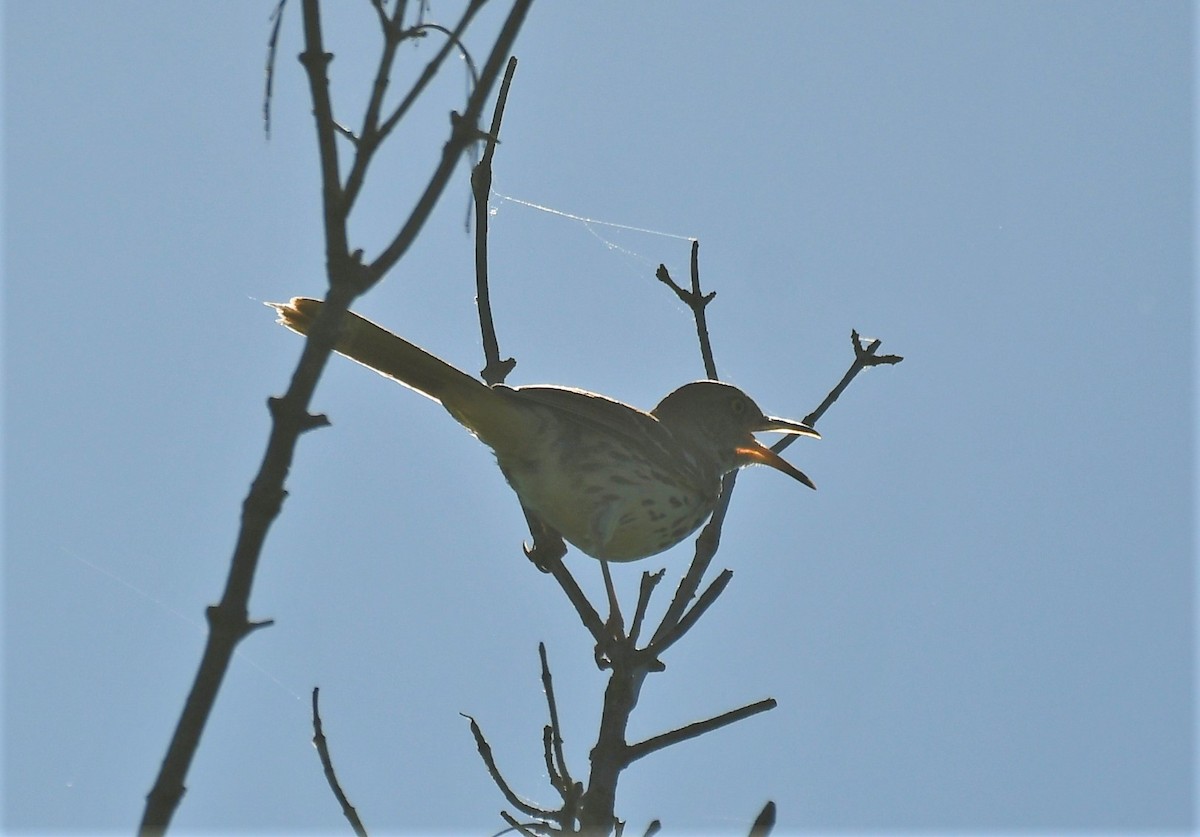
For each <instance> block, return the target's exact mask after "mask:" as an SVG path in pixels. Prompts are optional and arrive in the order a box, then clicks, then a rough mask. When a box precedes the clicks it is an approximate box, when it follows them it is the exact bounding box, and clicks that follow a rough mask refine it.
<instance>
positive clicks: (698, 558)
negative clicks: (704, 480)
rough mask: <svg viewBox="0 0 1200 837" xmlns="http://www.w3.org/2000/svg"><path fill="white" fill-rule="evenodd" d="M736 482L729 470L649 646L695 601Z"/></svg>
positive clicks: (677, 621)
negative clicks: (693, 553) (690, 560)
mask: <svg viewBox="0 0 1200 837" xmlns="http://www.w3.org/2000/svg"><path fill="white" fill-rule="evenodd" d="M736 483H737V471H730V472H729V473H728V474H726V475H725V478H724V479H723V480H722V481H721V496H720V497H719V498H718V499H717V504H716V506H715V507H714V508H713V513H712V516H711V517H710V518H709V519H708V523H706V524H705V525H704V528H703V529H701V530H700V535H699V536H698V537H697V538H696V551H695V555H694V557H693V558H692V563H691V564H689V565H688V569H687V572H686V573H685V574H684V576H683V578H682V579H680V581H679V586H678V587H676V588H675V597H674V598H673V599H671V604H670V605H669V606H668V607H667V612H666V613H665V614H663V618H662V621H660V622H659V623H658V628H657V629H655V631H654V635H653V636H652V637H651V638H650V646H649V647H652V648H653V647H656V645H657V643H658V642H660V641H661V640H662V638H663V637H665V636H666V635H667V634H669V633H670V632H671V631H673V630H674V629H675V627H676V626H677V625H678V624H679V620H680V619H682V618H683V613H684V611H685V610H686V609H687V606H688V604H689V603H690V602H691V601H692V599H693V598H695V596H696V591H697V590H699V589H700V582H701V581H702V580H703V579H704V574H705V573H706V572H708V568H709V565H710V564H712V559H713V557H714V556H715V555H716V554H717V548H718V547H719V546H720V545H721V527H722V526H724V524H725V514H726V513H727V512H728V511H729V501H730V499H731V498H732V496H733V487H734V485H735V484H736Z"/></svg>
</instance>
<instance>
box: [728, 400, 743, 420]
mask: <svg viewBox="0 0 1200 837" xmlns="http://www.w3.org/2000/svg"><path fill="white" fill-rule="evenodd" d="M729 412H731V413H733V414H734V415H735V416H740V415H741V414H742V413H744V412H746V402H745V401H744V400H742V399H741V398H730V399H729Z"/></svg>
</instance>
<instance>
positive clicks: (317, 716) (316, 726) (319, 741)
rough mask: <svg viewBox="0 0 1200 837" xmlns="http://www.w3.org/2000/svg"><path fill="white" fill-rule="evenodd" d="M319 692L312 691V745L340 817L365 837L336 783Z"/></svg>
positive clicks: (347, 801)
mask: <svg viewBox="0 0 1200 837" xmlns="http://www.w3.org/2000/svg"><path fill="white" fill-rule="evenodd" d="M320 691H321V690H320V689H318V688H316V687H314V688H313V690H312V720H313V745H314V746H315V747H316V748H317V753H318V755H320V757H321V767H322V768H324V770H325V781H327V782H329V787H330V788H331V789H332V790H333V795H334V796H335V797H336V798H337V801H338V804H339V805H341V806H342V815H343V816H344V817H345V818H346V820H347V821H348V822H349V823H350V827H351V828H353V829H354V833H355V834H357V835H358V837H367V830H366V829H365V828H363V824H362V820H360V819H359V818H358V811H356V810H355V808H354V806H353V805H351V804H350V800H349V799H347V798H346V794H345V793H344V792H343V791H342V785H341V783H340V782H339V781H338V777H337V773H336V772H335V771H334V769H333V759H332V758H330V756H329V744H328V742H326V740H325V732H324V730H323V729H322V727H321V711H320V709H319V708H318V705H317V699H318V698H317V696H318V694H319V693H320Z"/></svg>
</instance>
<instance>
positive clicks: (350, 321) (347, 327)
mask: <svg viewBox="0 0 1200 837" xmlns="http://www.w3.org/2000/svg"><path fill="white" fill-rule="evenodd" d="M267 304H268V305H270V306H271V307H272V308H274V309H275V311H276V312H277V313H278V314H279V323H280V324H281V325H284V326H286V327H287V328H290V329H291V330H292V331H294V332H296V333H297V334H304V335H307V334H308V331H309V329H310V328H311V327H312V324H313V322H314V321H315V320H316V318H317V314H318V313H319V311H320V308H321V305H322V303H321V301H320V300H317V299H309V298H307V297H295V298H293V299H292V300H291V301H290V302H287V303H282V302H269V303H267ZM334 348H335V349H336V350H337V352H338V353H339V354H343V355H345V356H346V357H348V358H350V359H351V360H354V361H357V362H358V363H361V364H362V365H363V366H366V367H368V368H370V369H374V370H375V371H376V372H379V373H380V374H382V375H386V376H387V377H389V378H392V379H394V380H396V381H399V382H400V383H402V384H404V385H405V386H407V387H410V388H412V389H415V390H416V391H417V392H420V393H421V394H423V395H427V396H429V397H430V398H432V399H433V400H435V401H438V402H441V404H442V406H444V407H445V408H446V409H447V410H448V411H449V412H450V414H451V415H452V416H454V417H455V418H456V419H457V420H458V421H459V422H461V423H462V424H464V425H465V426H466V427H467V429H468V430H471V431H472V432H475V433H477V434H479V435H480V436H481V437H483V438H484V440H485V441H487V436H489V435H491V434H490V433H488V430H489V427H488V424H489V422H490V420H491V419H492V417H493V416H494V415H495V414H496V413H501V414H503V413H505V412H507V410H505V409H504V405H502V404H498V403H497V401H499V402H504V401H506V399H504V398H503V397H501V396H500V394H499V393H498V392H496V391H494V390H492V389H491V388H490V387H488V386H487V385H486V384H484V383H483V382H481V381H478V380H476V379H475V378H472V377H471V376H470V375H468V374H466V373H465V372H463V371H461V370H459V369H456V368H455V367H453V366H451V365H450V364H449V363H446V362H445V361H444V360H442V359H440V358H438V357H435V356H433V355H431V354H430V353H429V352H427V351H425V350H424V349H422V348H420V347H419V346H414V345H413V344H412V343H409V342H408V341H407V340H405V339H404V338H402V337H399V336H397V335H395V334H392V332H390V331H388V330H387V329H385V328H382V327H380V326H377V325H375V323H373V322H371V321H370V320H367V319H364V318H363V317H360V316H358V315H357V314H355V313H353V312H350V311H347V312H346V313H345V315H344V316H343V318H342V324H341V330H340V332H339V334H338V339H337V344H336V346H335V347H334ZM480 405H483V406H480Z"/></svg>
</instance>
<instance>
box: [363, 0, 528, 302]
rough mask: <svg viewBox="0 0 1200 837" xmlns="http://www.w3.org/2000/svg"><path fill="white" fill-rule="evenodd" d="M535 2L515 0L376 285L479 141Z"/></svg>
mask: <svg viewBox="0 0 1200 837" xmlns="http://www.w3.org/2000/svg"><path fill="white" fill-rule="evenodd" d="M532 2H533V0H514V2H513V7H512V10H511V11H510V12H509V15H508V18H507V19H506V20H505V22H504V26H503V27H502V28H501V30H500V34H499V35H498V36H497V37H496V42H495V44H494V45H493V46H492V51H491V54H490V55H488V60H487V62H486V63H485V64H484V66H483V70H482V72H480V74H479V86H478V87H476V88H475V91H474V92H473V93H472V94H471V98H470V100H469V101H468V102H467V109H466V111H465V112H464V113H463V115H462V116H461V117H459V118H458V119H457V120H452V122H455V127H454V129H453V131H452V132H451V135H450V139H449V140H447V142H446V145H445V147H444V148H443V149H442V159H441V162H439V163H438V166H437V169H436V170H435V171H434V173H433V176H432V177H431V178H430V179H429V184H428V185H427V186H426V187H425V191H424V192H423V193H422V194H421V197H420V198H419V199H418V200H417V203H416V205H415V206H414V207H413V211H412V214H411V215H409V218H408V221H407V222H406V223H405V224H404V227H403V228H402V229H401V230H400V232H398V233H397V234H396V237H395V238H394V239H392V243H391V244H389V245H388V246H387V248H386V249H385V250H384V251H383V252H382V253H380V254H379V256H378V258H376V259H375V261H374V262H372V263H371V265H370V275H371V280H372V282H377V281H379V279H381V278H382V277H383V275H384V274H385V273H387V272H388V271H389V270H391V268H392V267H393V266H394V265H395V264H396V262H397V261H399V260H400V257H401V256H403V255H404V254H405V253H406V252H408V248H409V247H411V246H412V243H413V242H414V241H415V240H416V238H417V235H418V234H419V233H420V232H421V228H422V227H424V225H425V221H426V220H428V218H429V215H430V213H431V212H432V211H433V207H434V205H435V204H436V203H437V200H438V198H440V197H441V194H442V192H443V191H444V190H445V188H446V184H447V183H448V182H449V181H450V175H451V174H452V173H453V172H454V168H455V166H456V165H457V163H458V158H459V156H460V155H461V154H462V152H463V150H464V149H466V147H467V146H468V145H469V144H470V143H472V142H474V141H475V140H476V139H477V133H476V130H477V129H476V128H475V126H476V124H478V122H479V114H480V113H481V112H482V111H483V103H484V101H486V99H487V97H488V95H489V94H490V93H491V90H492V86H493V85H494V84H495V82H496V79H497V78H499V76H500V71H501V69H502V67H503V65H504V63H505V61H506V60H507V57H508V55H509V53H510V52H511V51H512V45H513V42H514V41H515V40H516V38H517V33H518V32H519V31H520V29H521V24H522V23H523V22H524V20H525V15H526V13H527V12H528V11H529V6H530V5H531V4H532Z"/></svg>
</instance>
